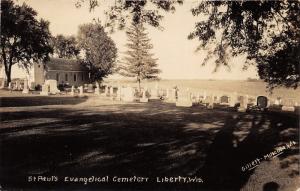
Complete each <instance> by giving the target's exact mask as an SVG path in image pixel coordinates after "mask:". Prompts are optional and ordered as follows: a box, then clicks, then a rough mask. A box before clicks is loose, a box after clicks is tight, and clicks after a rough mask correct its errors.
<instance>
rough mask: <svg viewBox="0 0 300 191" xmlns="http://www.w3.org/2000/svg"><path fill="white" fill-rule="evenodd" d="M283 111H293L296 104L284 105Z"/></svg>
mask: <svg viewBox="0 0 300 191" xmlns="http://www.w3.org/2000/svg"><path fill="white" fill-rule="evenodd" d="M281 110H282V111H291V112H294V111H295V107H294V106H285V105H284V106H282V108H281Z"/></svg>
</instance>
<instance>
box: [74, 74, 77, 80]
mask: <svg viewBox="0 0 300 191" xmlns="http://www.w3.org/2000/svg"><path fill="white" fill-rule="evenodd" d="M76 80H77V76H76V74H74V82H76Z"/></svg>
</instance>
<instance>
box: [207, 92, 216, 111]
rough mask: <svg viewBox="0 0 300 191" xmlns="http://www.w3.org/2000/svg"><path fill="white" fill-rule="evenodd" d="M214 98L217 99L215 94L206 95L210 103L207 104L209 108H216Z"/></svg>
mask: <svg viewBox="0 0 300 191" xmlns="http://www.w3.org/2000/svg"><path fill="white" fill-rule="evenodd" d="M214 99H215V96H214V95H211V96H207V97H206V100H207V103H208V105H207V108H208V109H213V108H214Z"/></svg>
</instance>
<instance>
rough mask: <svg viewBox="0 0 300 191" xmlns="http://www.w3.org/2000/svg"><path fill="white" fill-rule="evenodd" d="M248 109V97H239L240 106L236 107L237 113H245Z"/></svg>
mask: <svg viewBox="0 0 300 191" xmlns="http://www.w3.org/2000/svg"><path fill="white" fill-rule="evenodd" d="M247 108H248V96H247V95H246V96H240V106H239V107H238V111H239V112H246V110H247Z"/></svg>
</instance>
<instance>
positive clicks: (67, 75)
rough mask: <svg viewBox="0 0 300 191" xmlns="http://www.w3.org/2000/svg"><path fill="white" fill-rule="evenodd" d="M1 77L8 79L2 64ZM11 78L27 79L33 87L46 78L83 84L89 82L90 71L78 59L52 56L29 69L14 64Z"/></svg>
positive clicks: (58, 82) (59, 82)
mask: <svg viewBox="0 0 300 191" xmlns="http://www.w3.org/2000/svg"><path fill="white" fill-rule="evenodd" d="M0 78H1V79H2V80H3V79H6V75H5V72H4V66H3V65H1V72H0ZM11 79H12V81H14V80H15V79H20V80H24V79H27V80H28V85H29V87H30V88H31V89H34V87H36V86H38V85H40V86H42V85H43V84H44V82H45V81H46V80H56V81H57V84H58V85H60V84H67V85H70V86H72V85H74V86H81V85H83V84H86V83H89V72H88V69H87V68H86V67H85V66H83V65H82V64H81V63H80V62H79V61H78V60H74V59H72V60H71V59H64V58H51V59H50V60H49V61H47V62H46V63H45V64H43V63H34V64H33V65H32V66H31V67H30V68H29V70H26V69H24V68H22V67H20V66H18V65H17V64H15V65H13V66H12V71H11Z"/></svg>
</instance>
